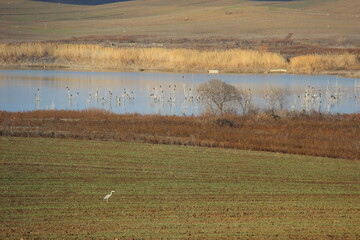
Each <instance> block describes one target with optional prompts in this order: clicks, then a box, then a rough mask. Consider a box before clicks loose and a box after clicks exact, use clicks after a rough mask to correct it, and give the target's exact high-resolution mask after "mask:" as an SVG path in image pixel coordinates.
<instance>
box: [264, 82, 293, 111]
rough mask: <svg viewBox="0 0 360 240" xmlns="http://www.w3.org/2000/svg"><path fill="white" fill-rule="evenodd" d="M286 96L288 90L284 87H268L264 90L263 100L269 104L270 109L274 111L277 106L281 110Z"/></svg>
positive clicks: (284, 104)
mask: <svg viewBox="0 0 360 240" xmlns="http://www.w3.org/2000/svg"><path fill="white" fill-rule="evenodd" d="M288 96H289V92H288V90H286V89H285V88H281V87H277V88H270V89H268V90H267V91H266V92H265V101H266V102H267V104H268V105H269V107H270V111H271V112H275V110H276V108H277V107H279V109H280V110H283V108H284V107H285V106H286V104H287V97H288Z"/></svg>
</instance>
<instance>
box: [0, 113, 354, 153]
mask: <svg viewBox="0 0 360 240" xmlns="http://www.w3.org/2000/svg"><path fill="white" fill-rule="evenodd" d="M0 135H3V136H24V137H26V136H28V137H46V138H75V139H92V140H105V141H126V142H132V141H135V142H147V143H155V144H170V145H185V146H203V147H220V148H235V149H245V150H262V151H271V152H283V153H292V154H304V155H312V156H323V157H333V158H347V159H357V160H359V159H360V141H359V136H360V115H359V114H351V115H319V114H314V115H311V116H309V115H301V114H300V115H299V114H294V115H291V114H289V116H287V117H286V116H285V117H283V118H280V119H274V118H273V117H272V116H271V115H266V114H258V115H249V116H231V115H229V116H222V117H214V116H200V117H177V116H157V115H134V114H132V115H117V114H112V113H109V112H105V111H98V110H88V111H34V112H23V113H11V112H0Z"/></svg>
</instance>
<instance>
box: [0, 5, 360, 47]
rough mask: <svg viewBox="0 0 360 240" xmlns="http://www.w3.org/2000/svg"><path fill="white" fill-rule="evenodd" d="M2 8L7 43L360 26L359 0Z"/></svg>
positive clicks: (315, 31) (338, 30)
mask: <svg viewBox="0 0 360 240" xmlns="http://www.w3.org/2000/svg"><path fill="white" fill-rule="evenodd" d="M8 3H10V4H8ZM0 9H1V10H0V28H1V30H2V36H1V38H2V39H0V40H2V41H12V40H15V41H21V40H46V39H64V38H70V37H72V36H86V35H107V34H113V35H120V36H126V35H155V36H160V37H161V36H162V37H171V38H181V37H206V36H214V35H215V36H234V37H241V38H244V37H260V38H264V36H266V37H267V38H268V37H276V36H277V37H284V36H285V35H286V34H287V33H289V32H295V33H296V35H297V36H298V37H306V38H312V37H317V38H319V37H320V38H321V37H334V36H337V37H340V38H344V37H345V38H346V37H354V36H355V37H357V36H358V32H359V26H360V17H359V11H360V2H359V1H357V0H304V1H292V2H270V3H269V2H257V1H248V0H238V1H235V0H227V1H220V0H214V1H201V0H185V1H176V2H174V1H167V0H136V1H128V2H119V3H112V4H105V5H98V6H80V5H68V4H54V3H46V2H40V1H30V0H14V1H1V2H0ZM227 13H231V14H227ZM327 13H330V15H327ZM185 19H186V20H187V21H185ZM299 19H301V21H299ZM349 22H350V23H351V24H349ZM124 30H125V31H126V32H124Z"/></svg>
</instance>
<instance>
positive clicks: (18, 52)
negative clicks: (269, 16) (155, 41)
mask: <svg viewBox="0 0 360 240" xmlns="http://www.w3.org/2000/svg"><path fill="white" fill-rule="evenodd" d="M43 57H50V58H55V59H56V60H58V63H59V64H62V65H64V64H65V65H72V66H79V65H91V66H94V67H101V68H120V69H126V68H146V69H159V70H173V71H206V70H208V69H219V70H221V71H226V72H264V71H267V70H269V69H271V68H281V67H285V66H286V62H285V60H284V58H283V57H281V56H280V55H278V54H276V53H268V52H259V51H251V50H240V49H230V50H190V49H166V48H113V47H103V46H99V45H84V44H82V45H81V44H54V43H21V44H0V62H2V63H5V62H6V63H18V62H21V61H25V62H28V61H29V58H34V59H31V60H32V61H34V62H35V63H36V60H37V59H39V58H43ZM41 63H42V62H41Z"/></svg>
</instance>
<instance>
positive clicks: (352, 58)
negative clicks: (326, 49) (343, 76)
mask: <svg viewBox="0 0 360 240" xmlns="http://www.w3.org/2000/svg"><path fill="white" fill-rule="evenodd" d="M356 68H360V63H359V60H358V58H357V56H356V55H355V54H350V53H344V54H336V55H335V54H325V55H315V54H313V55H305V56H298V57H294V58H292V59H291V61H290V69H291V70H292V72H294V73H316V72H321V71H324V70H343V69H356Z"/></svg>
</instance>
